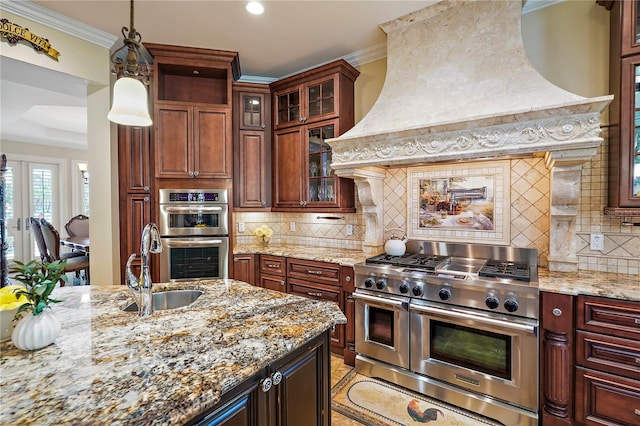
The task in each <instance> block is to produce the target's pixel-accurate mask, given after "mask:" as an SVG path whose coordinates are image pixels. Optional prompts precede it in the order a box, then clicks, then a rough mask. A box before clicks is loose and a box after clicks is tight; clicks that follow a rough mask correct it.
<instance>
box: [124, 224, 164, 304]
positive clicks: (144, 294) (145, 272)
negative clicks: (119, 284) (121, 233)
mask: <svg viewBox="0 0 640 426" xmlns="http://www.w3.org/2000/svg"><path fill="white" fill-rule="evenodd" d="M160 252H162V241H161V240H160V231H159V230H158V226H157V225H156V224H155V223H149V224H147V226H145V227H144V229H143V230H142V236H141V238H140V257H141V258H142V271H141V272H140V277H139V278H138V277H136V276H135V275H134V274H133V272H131V263H132V262H133V260H134V259H135V258H136V254H135V253H133V254H132V255H131V256H129V259H128V260H127V287H129V290H131V293H132V294H133V298H134V299H135V301H136V304H137V305H138V316H139V317H148V316H149V315H151V314H152V313H153V289H152V287H153V285H152V283H151V274H150V273H149V254H150V253H160Z"/></svg>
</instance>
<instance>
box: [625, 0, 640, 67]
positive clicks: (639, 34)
mask: <svg viewBox="0 0 640 426" xmlns="http://www.w3.org/2000/svg"><path fill="white" fill-rule="evenodd" d="M620 7H622V10H621V14H622V40H621V41H622V46H620V47H621V54H622V55H623V56H626V55H629V54H634V53H640V0H633V1H628V0H624V1H621V2H620Z"/></svg>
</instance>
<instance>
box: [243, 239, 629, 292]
mask: <svg viewBox="0 0 640 426" xmlns="http://www.w3.org/2000/svg"><path fill="white" fill-rule="evenodd" d="M233 253H234V254H270V255H273V256H285V257H293V258H296V259H307V260H316V261H320V262H329V263H337V264H340V265H346V266H353V265H355V264H356V263H359V262H364V261H365V260H366V259H367V258H368V257H371V256H372V255H366V254H365V253H364V252H362V251H358V250H341V249H335V248H328V247H309V246H304V245H287V244H281V245H280V244H269V245H268V246H267V247H262V246H260V245H258V244H246V245H245V244H239V245H236V246H235V247H234V249H233ZM538 281H539V288H540V290H541V291H549V292H553V293H563V294H570V295H574V296H575V295H579V294H584V295H590V296H602V297H611V298H614V299H621V300H634V301H640V275H635V274H634V275H632V274H614V273H607V272H595V271H578V272H552V271H549V270H547V269H544V268H540V269H538Z"/></svg>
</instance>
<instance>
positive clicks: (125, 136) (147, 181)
mask: <svg viewBox="0 0 640 426" xmlns="http://www.w3.org/2000/svg"><path fill="white" fill-rule="evenodd" d="M149 134H150V127H131V126H118V161H119V162H120V165H119V177H120V188H121V192H127V193H128V192H144V193H148V192H149V191H150V190H151V169H150V167H149V162H150V158H149V155H150V154H149V152H150V151H149V149H150V141H149Z"/></svg>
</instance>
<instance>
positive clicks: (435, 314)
mask: <svg viewBox="0 0 640 426" xmlns="http://www.w3.org/2000/svg"><path fill="white" fill-rule="evenodd" d="M355 272H356V291H355V293H354V295H353V297H354V299H355V302H356V311H355V313H356V315H355V320H356V321H355V322H356V352H357V356H356V369H357V370H358V371H359V372H360V373H362V374H365V375H368V376H371V377H379V378H382V379H385V380H388V381H391V382H394V383H398V384H400V385H402V386H404V387H407V388H409V389H413V390H415V391H418V392H420V393H423V394H425V395H429V396H431V397H435V398H438V399H441V400H443V401H445V402H448V403H450V404H453V405H457V406H459V407H461V408H464V409H467V410H470V411H473V412H475V413H477V414H481V415H484V416H487V417H489V418H492V419H494V420H498V421H500V422H502V423H504V424H505V425H509V426H511V425H518V426H521V425H522V426H524V425H526V426H534V425H537V423H538V324H539V322H538V284H537V251H536V250H535V249H515V248H510V247H494V246H481V245H471V244H452V243H433V242H422V244H421V248H420V253H409V254H406V255H404V256H388V255H384V254H383V255H379V256H375V257H372V258H370V259H367V261H366V262H363V263H361V264H357V265H355Z"/></svg>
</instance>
